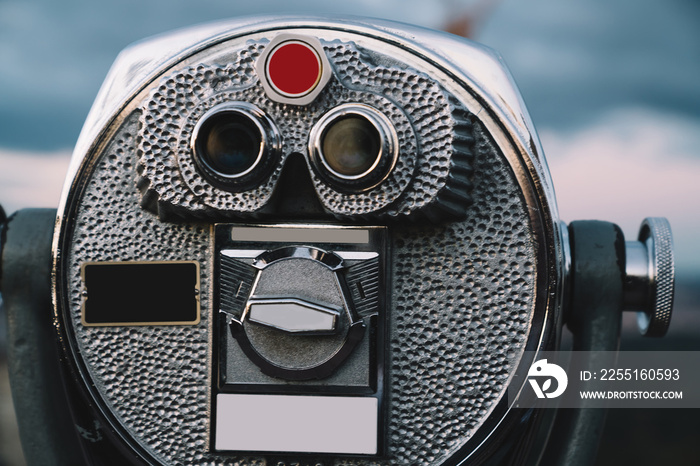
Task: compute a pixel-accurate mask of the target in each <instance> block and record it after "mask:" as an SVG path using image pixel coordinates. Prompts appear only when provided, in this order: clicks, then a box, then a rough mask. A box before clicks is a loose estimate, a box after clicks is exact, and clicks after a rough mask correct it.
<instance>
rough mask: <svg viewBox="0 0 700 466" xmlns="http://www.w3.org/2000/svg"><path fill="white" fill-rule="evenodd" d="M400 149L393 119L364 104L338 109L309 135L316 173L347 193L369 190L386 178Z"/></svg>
mask: <svg viewBox="0 0 700 466" xmlns="http://www.w3.org/2000/svg"><path fill="white" fill-rule="evenodd" d="M397 150H398V140H397V135H396V130H395V129H394V127H393V125H392V123H391V120H389V119H388V118H387V117H386V116H385V115H384V114H382V113H381V112H380V111H379V110H377V109H375V108H373V107H370V106H369V105H365V104H361V103H347V104H342V105H339V106H337V107H335V108H334V109H332V110H331V111H329V112H328V113H326V114H325V115H323V117H321V119H320V120H319V121H318V123H316V125H315V126H314V127H313V128H312V129H311V133H310V134H309V154H310V155H311V162H312V163H313V165H314V168H315V169H316V172H317V173H318V175H319V176H320V177H321V178H323V179H324V180H325V181H326V182H327V183H329V184H331V185H333V186H334V188H335V189H337V190H339V191H344V192H348V193H357V192H362V191H367V190H369V189H372V188H374V187H376V186H377V185H379V183H381V182H382V181H383V180H384V179H386V177H387V176H389V173H390V172H391V170H392V169H393V168H394V165H395V164H396V158H397V155H398V152H397Z"/></svg>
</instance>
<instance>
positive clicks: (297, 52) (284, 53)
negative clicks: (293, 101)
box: [267, 41, 322, 97]
mask: <svg viewBox="0 0 700 466" xmlns="http://www.w3.org/2000/svg"><path fill="white" fill-rule="evenodd" d="M321 71H322V70H321V59H320V58H319V56H318V53H317V52H316V50H314V49H313V48H312V47H311V46H310V45H308V44H306V43H304V42H300V41H287V42H283V43H281V44H280V45H278V46H277V47H276V48H275V49H274V50H273V51H272V53H270V56H269V57H268V59H267V80H268V82H269V83H270V85H271V86H272V87H274V88H275V90H276V91H277V92H279V93H280V94H283V95H285V96H288V97H301V96H304V95H306V94H308V93H309V92H311V91H313V90H314V88H315V87H316V86H317V85H318V82H319V81H320V80H321Z"/></svg>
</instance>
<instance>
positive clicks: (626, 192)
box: [540, 108, 700, 271]
mask: <svg viewBox="0 0 700 466" xmlns="http://www.w3.org/2000/svg"><path fill="white" fill-rule="evenodd" d="M540 136H541V139H542V144H543V146H544V150H545V153H546V155H547V159H548V162H549V166H550V169H551V172H552V178H553V180H554V186H555V189H556V192H557V200H558V204H559V210H560V214H561V217H562V219H563V220H565V221H567V222H569V221H572V220H578V219H600V220H606V221H611V222H614V223H617V224H618V225H620V226H621V227H622V228H623V231H624V232H625V237H626V238H627V239H628V240H631V239H636V235H637V232H638V229H639V225H640V223H641V221H642V220H643V219H644V218H645V217H650V216H661V217H667V218H668V219H669V221H670V222H671V227H672V229H673V234H674V241H675V247H676V258H677V264H678V266H679V269H683V270H690V269H692V270H693V271H698V270H700V251H699V250H698V248H697V232H698V231H700V206H699V204H700V158H699V157H698V149H697V148H698V147H700V119H693V118H689V117H682V116H679V115H674V114H667V113H660V112H657V111H652V110H650V109H645V108H625V109H617V110H613V111H611V112H609V113H607V114H605V115H603V116H602V117H601V118H600V119H598V120H597V121H595V122H594V123H592V124H591V125H589V126H587V127H584V128H581V129H578V130H576V131H557V130H554V129H551V128H544V129H541V130H540Z"/></svg>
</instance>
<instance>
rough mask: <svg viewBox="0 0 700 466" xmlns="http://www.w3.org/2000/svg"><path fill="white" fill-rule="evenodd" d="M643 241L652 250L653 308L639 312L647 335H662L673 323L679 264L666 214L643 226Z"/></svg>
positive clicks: (651, 288)
mask: <svg viewBox="0 0 700 466" xmlns="http://www.w3.org/2000/svg"><path fill="white" fill-rule="evenodd" d="M639 241H640V242H642V243H644V244H646V247H647V250H648V254H649V262H650V264H649V270H650V271H651V272H650V273H651V276H650V277H649V279H650V291H651V293H650V296H649V297H648V299H649V301H650V302H649V303H648V305H649V308H648V309H649V310H648V311H646V312H638V313H637V317H638V319H637V320H638V323H639V330H640V332H641V333H642V335H644V336H647V337H662V336H664V335H665V334H666V331H667V330H668V326H669V325H670V323H671V311H672V309H673V290H674V288H675V267H674V261H673V236H672V235H671V225H670V224H669V223H668V220H666V219H665V218H662V217H648V218H645V219H644V221H643V222H642V226H641V228H640V230H639Z"/></svg>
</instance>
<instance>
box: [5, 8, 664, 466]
mask: <svg viewBox="0 0 700 466" xmlns="http://www.w3.org/2000/svg"><path fill="white" fill-rule="evenodd" d="M3 223H4V227H3V233H2V248H3V249H2V293H3V298H4V300H5V306H6V309H7V312H8V314H9V317H10V330H11V333H10V353H11V354H10V357H11V361H10V363H11V371H12V382H13V385H14V395H15V400H16V406H17V411H18V416H19V418H20V422H21V425H20V427H21V430H22V438H23V443H24V445H25V451H26V453H27V456H28V457H29V458H30V462H35V463H37V464H51V462H52V461H54V462H57V464H80V463H81V462H83V463H88V464H120V465H123V464H163V465H165V464H172V465H179V464H187V465H205V464H206V465H210V464H221V465H229V464H231V465H232V464H237V465H253V464H256V465H262V464H267V465H291V464H324V465H326V464H327V465H330V464H337V465H340V464H344V465H370V464H372V465H398V464H404V465H429V464H430V465H433V464H467V463H465V462H464V461H466V462H469V464H482V463H484V462H488V464H500V463H507V464H514V463H524V462H532V461H536V460H537V458H540V456H541V455H542V452H543V451H545V447H546V445H545V443H544V441H543V439H546V438H547V433H548V432H549V431H550V430H551V429H552V425H553V422H556V423H559V425H560V427H561V429H560V430H561V431H567V429H569V430H570V431H571V432H578V431H577V430H576V429H577V426H580V424H581V422H584V423H588V424H587V425H592V423H594V422H596V420H595V419H593V418H586V419H583V420H581V419H580V418H576V419H574V418H572V417H571V416H559V418H558V419H556V420H553V416H551V415H549V414H547V413H543V412H541V411H537V410H533V409H518V408H516V407H515V406H514V405H513V404H512V400H509V399H508V397H507V396H506V393H507V391H508V390H509V388H510V389H512V388H513V387H512V386H511V385H512V384H514V383H522V381H520V382H515V381H514V379H513V377H512V375H513V374H514V372H515V371H516V370H517V369H518V368H522V367H529V366H530V365H531V364H532V363H533V359H532V356H530V355H531V354H537V353H538V352H541V351H546V350H555V349H557V348H558V345H559V341H560V335H561V331H562V326H563V324H564V323H568V325H569V326H570V327H571V328H572V331H573V332H574V336H575V345H576V346H577V348H578V349H591V350H595V349H598V350H600V349H605V350H609V349H615V348H616V342H617V339H618V336H619V326H620V316H621V312H622V310H634V311H638V312H640V316H641V317H640V322H641V323H642V325H641V328H642V332H643V333H645V334H647V335H650V336H651V335H655V336H658V335H663V333H664V332H665V329H666V327H667V326H668V322H669V318H670V310H671V297H672V289H673V260H672V256H671V237H670V230H669V228H668V224H667V222H666V221H665V220H663V219H647V220H645V222H644V223H643V226H642V231H641V234H640V237H639V240H638V241H631V242H629V241H628V242H625V240H624V238H623V236H622V233H621V231H620V229H619V228H618V227H617V226H615V225H613V224H610V223H606V222H590V221H589V222H573V223H571V224H570V225H568V226H566V225H564V224H562V223H561V222H560V221H559V219H558V215H557V209H556V204H555V199H554V191H553V188H552V182H551V180H550V177H549V173H548V171H547V167H546V165H545V161H544V157H543V154H542V151H541V149H540V145H539V142H538V139H537V136H536V134H535V131H534V129H533V127H532V124H531V122H530V119H529V117H528V115H527V113H526V110H525V107H524V105H523V103H522V101H521V99H520V96H519V94H518V91H517V90H516V88H515V86H514V84H513V82H512V81H511V78H510V75H509V74H508V72H507V71H506V70H505V68H504V65H503V64H502V63H501V61H500V60H499V58H498V56H497V55H495V54H494V53H493V52H492V51H490V50H488V49H486V48H484V47H482V46H480V45H477V44H475V43H472V42H469V41H466V40H463V39H461V38H457V37H453V36H449V35H446V34H443V33H438V32H433V31H429V30H424V29H418V28H413V27H410V26H406V25H400V24H394V23H389V22H381V21H374V20H362V19H348V20H330V19H318V18H316V19H314V18H312V19H308V18H295V17H292V18H253V19H250V18H249V19H245V20H240V21H233V22H228V23H218V24H214V25H210V26H205V27H199V28H195V29H191V30H186V31H183V32H176V33H174V34H171V35H166V36H162V37H159V38H156V39H152V40H149V41H146V42H142V43H140V44H137V45H134V46H132V47H130V48H128V49H127V50H126V51H124V52H123V53H122V54H121V55H120V56H119V58H118V59H117V62H116V63H115V65H114V67H113V68H112V70H111V71H110V73H109V76H108V77H107V80H106V82H105V84H104V85H103V87H102V90H101V91H100V93H99V96H98V97H97V100H96V102H95V104H94V106H93V109H92V111H91V113H90V115H89V117H88V119H87V122H86V123H85V127H84V129H83V132H82V134H81V136H80V139H79V141H78V144H77V147H76V149H75V154H74V157H73V160H72V162H71V166H70V169H69V176H68V179H67V181H66V185H65V189H64V192H63V197H62V201H61V204H60V207H59V208H58V212H57V213H56V212H54V211H44V210H21V211H19V212H17V213H16V214H15V215H14V216H12V217H10V218H9V219H8V220H6V221H5V222H3ZM56 352H58V353H57V354H58V355H59V356H58V357H56V356H55V354H56ZM515 388H516V389H517V388H518V387H515ZM577 423H578V424H577ZM572 435H578V436H579V437H577V441H576V442H572V445H573V444H574V443H575V444H577V445H578V444H580V443H581V442H584V443H585V442H587V443H586V445H590V444H594V443H595V441H596V438H594V437H595V436H591V435H588V434H580V433H579V434H576V433H574V434H572ZM572 448H573V447H572ZM592 450H593V451H595V448H593V449H592ZM545 453H546V451H545ZM564 454H570V452H568V453H567V452H564V453H562V455H564ZM587 454H588V453H586V452H584V451H581V455H582V456H581V458H585V457H586V455H587ZM589 456H590V455H589Z"/></svg>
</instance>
